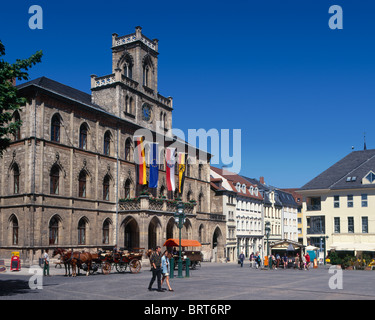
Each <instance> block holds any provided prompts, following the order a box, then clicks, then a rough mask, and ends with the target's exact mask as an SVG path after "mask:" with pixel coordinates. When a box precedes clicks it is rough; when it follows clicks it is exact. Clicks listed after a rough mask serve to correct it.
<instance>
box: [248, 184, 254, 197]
mask: <svg viewBox="0 0 375 320" xmlns="http://www.w3.org/2000/svg"><path fill="white" fill-rule="evenodd" d="M249 191H250V194H251V195H253V194H254V187H253V186H251V187H250V189H249Z"/></svg>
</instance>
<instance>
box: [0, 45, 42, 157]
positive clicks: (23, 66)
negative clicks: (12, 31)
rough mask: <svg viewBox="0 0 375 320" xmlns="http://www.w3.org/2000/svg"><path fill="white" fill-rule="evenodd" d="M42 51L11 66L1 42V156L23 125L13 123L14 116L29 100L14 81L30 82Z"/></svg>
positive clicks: (19, 122) (18, 60)
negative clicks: (32, 70)
mask: <svg viewBox="0 0 375 320" xmlns="http://www.w3.org/2000/svg"><path fill="white" fill-rule="evenodd" d="M42 55H43V54H42V51H38V52H36V53H35V54H33V55H32V56H31V57H30V58H28V59H17V60H16V62H15V63H13V64H11V63H9V62H6V61H4V60H3V58H2V57H3V56H5V47H4V45H3V43H2V42H1V40H0V156H2V154H3V151H4V150H5V149H6V148H7V147H8V146H9V144H10V138H9V136H10V135H12V134H13V135H14V134H15V133H16V132H17V130H19V128H20V127H21V125H22V121H12V120H13V114H14V112H15V111H17V110H19V109H20V107H21V106H23V105H25V104H26V102H27V100H26V98H25V97H20V96H19V95H18V94H17V88H16V87H15V86H14V85H13V79H17V80H29V75H28V72H27V71H28V69H29V68H31V67H32V66H33V65H35V64H37V63H39V62H41V58H42Z"/></svg>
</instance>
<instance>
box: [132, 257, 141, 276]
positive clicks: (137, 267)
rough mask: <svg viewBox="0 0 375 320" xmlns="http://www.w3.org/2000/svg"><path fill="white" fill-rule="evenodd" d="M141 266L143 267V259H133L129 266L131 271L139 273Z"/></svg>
mask: <svg viewBox="0 0 375 320" xmlns="http://www.w3.org/2000/svg"><path fill="white" fill-rule="evenodd" d="M141 267H142V265H141V261H139V260H136V259H133V260H132V261H130V263H129V268H130V271H131V273H138V272H139V271H140V270H141Z"/></svg>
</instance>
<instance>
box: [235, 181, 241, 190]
mask: <svg viewBox="0 0 375 320" xmlns="http://www.w3.org/2000/svg"><path fill="white" fill-rule="evenodd" d="M236 190H237V192H240V191H241V183H239V182H237V184H236Z"/></svg>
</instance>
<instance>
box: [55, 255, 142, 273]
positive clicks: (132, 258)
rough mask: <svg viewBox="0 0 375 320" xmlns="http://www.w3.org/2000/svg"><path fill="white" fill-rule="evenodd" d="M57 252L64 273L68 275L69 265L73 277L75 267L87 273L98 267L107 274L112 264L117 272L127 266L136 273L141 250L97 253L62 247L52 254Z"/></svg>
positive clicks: (93, 271) (139, 265)
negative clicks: (69, 249) (63, 267)
mask: <svg viewBox="0 0 375 320" xmlns="http://www.w3.org/2000/svg"><path fill="white" fill-rule="evenodd" d="M57 254H59V255H60V260H61V263H63V264H64V266H65V275H68V271H69V276H70V267H71V268H72V275H73V277H74V276H76V268H77V269H78V274H79V270H80V269H82V270H84V271H86V274H87V275H88V274H89V273H90V274H93V273H95V272H97V271H98V270H99V269H100V270H101V271H102V273H103V274H109V273H110V272H111V270H112V268H113V267H112V266H114V267H115V269H116V270H117V272H120V273H124V272H125V271H126V269H127V267H128V266H129V270H130V272H131V273H138V272H139V271H140V270H141V268H142V265H141V259H142V254H143V253H142V250H140V249H138V252H135V251H130V252H129V251H121V250H120V251H117V250H113V251H99V252H98V253H89V252H78V251H74V252H73V251H68V250H65V249H62V248H58V249H55V250H54V252H53V255H52V257H53V256H55V255H57Z"/></svg>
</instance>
